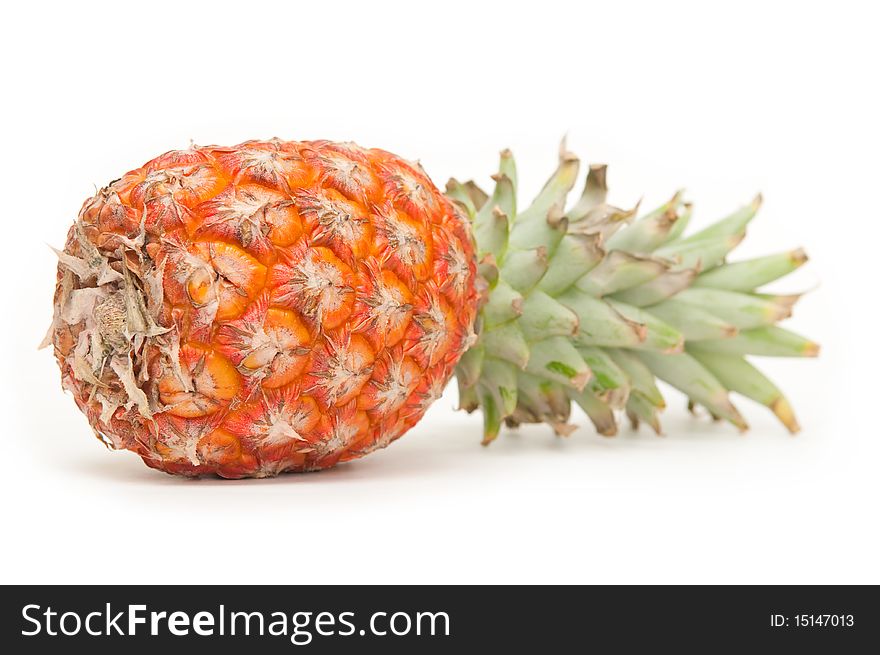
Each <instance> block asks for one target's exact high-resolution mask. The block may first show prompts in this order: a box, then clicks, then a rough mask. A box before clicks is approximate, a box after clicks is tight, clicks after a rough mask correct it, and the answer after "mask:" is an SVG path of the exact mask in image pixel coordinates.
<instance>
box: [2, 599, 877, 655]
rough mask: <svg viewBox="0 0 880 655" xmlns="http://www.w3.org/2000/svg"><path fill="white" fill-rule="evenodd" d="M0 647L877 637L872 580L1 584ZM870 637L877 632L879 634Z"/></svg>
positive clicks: (279, 649) (439, 645)
mask: <svg viewBox="0 0 880 655" xmlns="http://www.w3.org/2000/svg"><path fill="white" fill-rule="evenodd" d="M0 611H2V628H3V633H2V645H3V646H7V647H8V646H12V647H13V650H11V651H10V650H8V649H7V650H5V652H15V653H18V652H23V649H25V648H36V651H35V652H40V653H42V652H61V651H62V649H68V648H81V647H82V648H88V652H89V653H90V654H99V653H105V652H106V653H111V652H112V653H118V652H120V649H125V648H129V647H132V646H141V645H145V646H149V647H156V648H161V649H162V652H163V654H164V653H176V652H181V653H183V652H187V653H191V652H199V651H197V650H194V649H200V648H205V649H214V648H217V647H221V648H222V647H224V646H228V647H229V648H235V649H249V651H248V652H260V653H264V652H265V653H284V652H288V653H289V652H297V651H308V652H319V653H321V652H340V651H345V650H349V649H355V648H358V647H364V646H366V647H370V648H373V647H378V648H382V649H384V650H385V651H386V652H419V653H423V652H427V653H435V652H436V653H441V652H450V649H452V648H457V647H461V646H468V647H477V646H481V645H482V646H487V645H491V647H492V650H495V649H501V648H513V649H516V650H515V652H523V649H530V648H535V649H542V650H543V649H548V648H550V649H553V650H552V651H551V652H554V651H555V650H562V649H565V650H570V649H572V648H573V647H577V648H581V647H582V648H584V649H588V648H591V647H598V646H602V645H606V646H607V645H613V646H614V647H615V649H629V648H633V649H635V648H636V647H641V648H644V647H645V645H646V643H647V644H654V645H655V646H656V647H657V648H661V647H675V648H676V649H681V648H683V647H687V648H693V649H694V650H696V649H701V650H702V652H707V650H708V651H709V652H712V651H714V650H716V649H718V648H724V649H726V648H729V647H734V646H737V647H743V648H748V649H750V650H753V649H754V648H756V647H761V648H763V647H774V646H779V647H781V646H788V647H793V646H800V645H809V646H811V647H822V646H826V647H829V648H841V647H847V646H855V645H856V644H859V646H860V649H861V650H864V649H865V648H866V647H867V648H868V649H870V648H871V645H872V644H873V642H874V641H876V639H877V635H878V619H880V601H878V599H877V594H876V590H875V588H873V587H838V586H834V587H830V586H829V587H710V586H705V587H683V586H682V587H637V586H632V587H547V586H534V587H524V586H511V587H457V586H444V587H423V586H419V587H416V586H412V587H391V586H379V587H375V586H357V587H352V586H303V587H296V586H276V587H260V586H237V587H233V586H217V587H203V586H200V587H190V586H181V587H165V586H155V587H122V586H109V587H56V586H23V587H4V588H3V600H2V607H0ZM873 648H874V649H876V646H874V647H873Z"/></svg>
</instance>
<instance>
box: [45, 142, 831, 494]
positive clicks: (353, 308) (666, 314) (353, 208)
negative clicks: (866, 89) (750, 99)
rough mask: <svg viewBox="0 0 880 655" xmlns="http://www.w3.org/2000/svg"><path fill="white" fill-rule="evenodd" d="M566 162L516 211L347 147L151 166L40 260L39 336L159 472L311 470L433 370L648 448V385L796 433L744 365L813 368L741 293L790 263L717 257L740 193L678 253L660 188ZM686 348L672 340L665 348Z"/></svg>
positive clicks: (89, 410)
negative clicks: (650, 193) (630, 202)
mask: <svg viewBox="0 0 880 655" xmlns="http://www.w3.org/2000/svg"><path fill="white" fill-rule="evenodd" d="M577 169H578V161H577V159H576V158H575V157H574V156H573V155H571V154H570V153H567V152H565V151H564V150H563V152H562V154H561V157H560V165H559V168H558V169H557V171H556V173H555V174H554V175H553V176H552V177H551V179H550V180H549V181H548V183H547V185H546V186H545V187H544V189H543V190H542V191H541V193H540V194H539V195H538V197H537V198H536V199H535V201H534V203H532V205H531V206H530V207H529V208H527V209H526V210H524V211H522V212H519V213H518V212H517V211H516V172H515V167H514V162H513V158H512V156H511V155H510V153H508V152H504V153H502V157H501V167H500V172H499V174H498V175H497V176H495V180H496V186H495V189H494V191H493V193H492V195H491V196H488V195H487V194H485V193H484V192H482V191H481V190H480V189H479V188H478V187H477V186H476V185H475V184H473V183H466V184H460V183H458V182H456V181H455V180H452V181H450V183H449V185H448V187H447V196H448V197H447V196H444V195H443V194H442V193H440V192H439V191H438V190H437V189H436V187H435V186H434V185H433V184H432V183H431V181H430V180H429V179H428V177H427V176H426V175H425V173H424V172H423V171H422V170H421V168H420V167H419V166H418V165H417V164H411V163H409V162H406V161H404V160H402V159H400V158H399V157H396V156H395V155H392V154H390V153H387V152H384V151H381V150H366V149H362V148H359V147H358V146H355V145H353V144H340V143H331V142H327V141H315V142H284V141H280V140H271V141H249V142H246V143H243V144H240V145H238V146H234V147H231V148H220V147H214V146H210V147H193V148H191V149H189V150H184V151H172V152H169V153H166V154H164V155H162V156H160V157H157V158H156V159H153V160H152V161H150V162H148V163H147V164H145V165H144V166H143V167H141V168H138V169H135V170H133V171H131V172H129V173H127V174H126V175H124V176H123V177H122V178H120V179H118V180H115V181H114V182H112V183H110V184H109V185H108V186H107V187H105V188H103V189H101V190H100V191H99V192H98V193H97V194H96V195H95V196H94V197H92V198H90V199H88V200H87V201H86V202H85V204H84V205H83V207H82V209H81V211H80V214H79V217H78V219H77V221H76V222H75V224H74V225H73V227H72V228H71V230H70V232H69V234H68V238H67V243H66V245H65V248H64V251H63V252H59V253H58V256H59V267H58V278H57V280H58V282H57V286H56V292H55V315H54V320H53V323H52V327H51V328H50V331H49V334H48V335H47V343H51V344H52V345H53V346H54V350H55V355H56V358H57V360H58V363H59V366H60V368H61V373H62V382H63V385H64V387H65V388H66V389H68V390H70V391H71V392H72V394H73V396H74V399H75V400H76V402H77V404H78V406H79V407H80V409H81V410H82V411H83V412H84V413H85V414H86V416H87V417H88V420H89V422H90V424H91V425H92V427H93V429H94V430H95V432H96V434H97V435H98V437H99V438H100V439H102V440H103V441H104V442H105V443H106V444H107V445H108V446H109V447H112V448H125V449H128V450H132V451H134V452H136V453H137V454H138V455H140V456H141V457H142V458H143V459H144V461H145V462H146V463H147V464H148V465H149V466H152V467H154V468H158V469H161V470H164V471H167V472H169V473H177V474H182V475H191V476H192V475H202V474H206V473H215V474H218V475H221V476H223V477H248V476H254V477H262V476H268V475H276V474H278V473H281V472H284V471H305V470H313V469H321V468H326V467H329V466H332V465H334V464H336V463H337V462H339V461H346V460H349V459H353V458H355V457H360V456H362V455H364V454H366V453H369V452H371V451H372V450H375V449H376V448H380V447H384V446H386V445H387V444H389V443H390V442H391V441H393V440H395V439H397V438H398V437H400V436H401V435H402V434H403V433H404V432H406V430H408V429H409V428H410V427H412V426H413V425H415V423H417V422H418V421H419V419H420V418H421V417H422V415H423V414H424V412H425V410H426V409H427V407H428V406H429V405H430V404H431V402H433V401H434V400H435V399H436V398H437V397H438V396H439V395H440V393H441V391H442V390H443V388H444V386H445V385H446V383H447V382H448V381H449V379H450V377H451V376H452V374H453V372H455V373H456V375H457V378H458V383H459V387H460V397H461V403H462V406H463V407H464V408H465V409H468V410H473V409H476V408H477V407H481V408H482V409H483V414H484V417H485V430H484V441H485V442H488V441H491V440H492V439H494V438H495V437H496V436H497V434H498V431H499V428H500V425H501V424H502V423H503V422H506V423H508V424H509V425H517V424H519V423H522V422H547V423H549V424H550V425H552V426H553V427H554V429H555V430H556V431H557V432H558V433H560V434H568V433H569V432H570V431H571V430H572V429H573V426H571V425H569V424H568V418H569V411H570V404H571V401H572V400H574V401H575V402H577V403H578V404H579V405H581V406H582V407H583V408H584V410H585V411H586V412H587V414H588V415H589V416H590V418H591V419H592V420H593V422H594V423H595V424H596V427H597V429H598V430H599V432H600V433H602V434H613V433H614V432H615V430H616V422H615V418H614V410H616V409H623V408H625V410H626V413H627V414H628V415H629V416H630V418H631V419H632V421H633V423H634V424H638V422H639V421H645V422H647V423H649V424H650V425H652V426H653V427H654V429H655V430H658V431H659V423H658V421H657V412H658V410H659V409H661V408H662V407H663V399H662V397H661V396H660V393H659V391H658V390H657V387H656V385H655V383H654V378H655V376H656V377H659V378H661V379H663V380H666V381H667V382H669V383H671V384H672V385H673V386H676V387H678V388H679V389H681V390H682V391H684V392H685V393H686V394H687V395H688V396H689V397H690V399H691V401H692V403H695V404H700V405H704V406H705V407H707V408H708V409H709V411H710V412H711V413H712V414H713V415H714V416H717V417H720V418H725V419H727V420H729V421H731V422H733V423H734V424H735V425H737V426H739V427H740V428H745V423H744V421H743V419H742V418H741V416H740V414H739V413H738V412H737V411H736V409H735V408H734V407H733V405H732V404H730V401H729V400H728V398H727V391H728V390H732V391H736V392H738V393H741V394H743V395H746V396H748V397H751V398H753V399H755V400H758V401H759V402H762V403H764V404H766V405H768V406H770V407H771V408H772V409H773V411H774V412H775V413H776V414H777V415H778V416H779V417H780V419H781V420H782V421H783V423H784V424H785V425H786V426H787V427H788V428H789V429H790V430H792V431H794V430H796V429H797V424H796V422H795V419H794V416H793V414H792V412H791V409H790V407H789V405H788V403H787V401H786V400H785V398H784V397H783V396H782V395H781V393H779V391H778V390H776V388H775V387H774V386H773V385H772V383H770V382H769V381H768V380H767V379H766V378H765V377H764V376H763V375H762V374H761V373H759V372H758V371H757V369H755V368H754V367H752V365H751V364H749V363H748V362H747V361H746V360H745V358H744V357H743V356H744V355H746V354H764V355H813V354H815V352H816V346H815V345H814V344H812V343H811V342H809V341H807V340H805V339H803V338H801V337H798V336H796V335H794V334H792V333H790V332H787V331H784V330H782V329H781V328H777V327H775V326H774V323H775V322H776V321H778V320H779V319H781V318H784V317H785V316H787V315H788V314H789V313H790V310H791V306H792V305H793V304H794V301H795V300H796V297H794V296H771V295H767V294H760V293H755V292H754V289H755V288H756V287H758V286H760V285H762V284H764V283H765V282H769V281H771V280H772V279H775V278H777V277H780V276H782V275H784V274H785V273H787V272H789V271H790V270H792V269H793V268H795V267H796V266H798V265H799V264H800V263H802V262H803V261H804V260H805V257H804V256H803V254H802V253H801V252H800V251H796V252H794V253H784V254H781V255H776V256H771V257H766V258H761V259H758V260H752V261H750V262H742V263H738V264H725V263H723V262H724V258H725V256H726V255H727V253H728V252H729V251H730V250H731V249H732V248H733V247H734V246H735V245H736V244H737V243H738V242H739V240H740V239H741V238H742V236H743V234H744V230H745V226H746V223H747V222H748V221H749V220H750V219H751V217H752V216H753V215H754V213H755V210H756V209H757V205H758V203H757V202H755V203H753V204H752V205H750V206H749V207H746V208H744V209H742V210H739V211H738V212H736V213H734V214H733V215H731V216H730V217H728V218H726V219H724V220H722V221H720V222H719V223H716V224H715V225H714V226H712V227H710V228H707V229H706V230H703V231H702V232H699V233H697V234H695V235H693V236H690V237H682V232H683V231H684V227H685V225H686V224H687V219H688V216H689V212H690V208H689V206H688V205H686V204H685V203H683V201H682V200H681V197H680V196H679V195H676V196H675V197H673V199H672V200H671V201H670V202H669V203H667V204H666V205H664V206H663V207H661V208H659V209H658V210H656V211H654V212H651V213H650V214H648V215H646V216H643V217H642V218H639V219H638V220H635V221H634V222H633V219H634V215H635V212H634V211H623V210H620V209H617V208H614V207H611V206H609V205H607V204H606V203H605V192H606V189H605V169H604V168H602V167H593V168H591V169H590V172H589V175H588V177H587V183H586V187H585V190H584V193H583V195H582V196H581V198H580V200H579V201H578V202H577V203H576V204H575V206H574V207H573V208H571V209H570V210H568V211H566V210H565V198H566V195H567V193H568V192H569V191H570V189H571V188H572V186H573V184H574V181H575V177H576V175H577ZM685 343H686V344H687V345H686V346H685Z"/></svg>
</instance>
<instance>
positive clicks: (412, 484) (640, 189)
mask: <svg viewBox="0 0 880 655" xmlns="http://www.w3.org/2000/svg"><path fill="white" fill-rule="evenodd" d="M300 5H302V6H300ZM869 6H870V3H863V4H862V7H863V8H859V5H857V4H849V3H846V2H837V3H834V4H833V5H828V4H827V3H816V4H813V3H791V4H788V3H781V2H780V3H767V2H738V3H735V4H729V5H728V6H725V7H724V8H722V7H721V6H719V5H714V3H696V2H695V3H680V2H674V3H668V2H666V3H647V2H645V3H632V2H613V3H612V2H602V3H586V2H577V3H575V2H572V3H567V4H566V3H557V2H550V1H548V0H542V1H541V2H537V3H523V4H522V5H520V4H519V3H515V2H505V3H498V4H491V3H478V2H464V3H456V2H449V1H446V2H438V3H434V4H428V3H415V2H410V3H400V4H399V5H393V4H387V5H386V4H381V3H377V2H357V3H343V2H338V1H337V2H332V3H318V2H316V3H308V6H306V4H305V3H280V2H279V3H277V4H275V3H266V4H264V3H261V2H256V1H254V0H250V1H248V2H246V3H240V2H239V3H230V4H224V3H218V2H211V3H205V4H204V5H196V4H195V3H192V4H191V3H184V2H171V3H163V2H156V1H151V2H144V3H110V4H107V5H92V4H89V3H79V2H77V3H65V4H63V5H61V4H60V3H59V6H58V7H56V8H55V9H53V10H50V9H49V8H48V7H45V6H43V5H42V3H39V6H37V3H24V2H22V3H12V4H10V5H8V6H7V7H6V8H5V9H4V20H3V26H2V28H0V29H2V38H0V51H2V53H0V54H2V57H0V61H2V67H3V81H2V85H3V95H4V97H5V98H4V100H3V103H2V106H0V112H2V122H0V129H2V141H0V143H2V146H3V152H2V155H0V167H2V180H3V201H2V210H3V216H2V221H3V239H2V242H0V265H2V268H3V270H2V281H3V293H2V307H3V311H2V319H0V329H2V344H3V347H4V353H3V368H2V394H0V398H2V403H3V407H2V414H0V416H2V417H3V423H2V426H3V433H2V443H3V448H2V459H0V466H2V478H0V485H2V489H0V503H2V517H0V522H2V523H0V524H2V526H3V533H4V534H3V537H2V539H0V581H2V582H22V583H36V582H56V581H59V582H111V583H138V582H187V583H190V582H192V583H196V582H236V583H241V582H288V583H300V582H313V583H324V582H326V583H331V582H367V581H369V582H388V583H391V582H411V583H425V582H696V583H709V582H713V583H714V582H734V583H740V582H759V583H781V582H793V583H807V582H821V583H826V582H847V583H864V582H873V583H878V582H880V567H878V558H877V553H878V546H880V544H878V511H877V506H878V491H880V486H878V475H877V471H878V466H880V430H878V428H877V418H878V411H880V387H878V384H877V382H878V377H880V373H878V364H880V361H878V359H880V358H878V357H877V348H876V345H875V344H876V343H877V340H878V329H877V326H878V304H880V300H878V294H877V282H878V280H880V278H878V274H877V268H876V267H877V252H878V250H877V243H878V237H880V230H878V222H880V216H878V212H877V202H876V190H877V184H878V173H880V166H878V160H877V156H878V152H880V138H878V117H880V102H878V95H877V93H878V92H877V89H878V87H877V65H878V62H880V48H878V45H877V44H878V40H877V35H876V25H877V24H878V16H877V14H876V13H875V12H874V11H873V10H871V9H868V8H867V7H869ZM566 132H567V133H568V135H569V147H570V148H571V149H573V150H575V151H576V152H578V153H580V154H581V155H582V156H583V157H584V158H585V159H587V160H590V161H606V162H609V163H610V164H611V169H610V184H611V186H612V200H613V201H616V202H617V203H618V204H623V205H626V204H627V203H633V202H634V201H635V200H637V199H638V198H640V197H642V195H644V198H645V203H646V205H647V206H653V205H655V204H659V203H660V202H662V201H664V200H665V199H666V198H667V197H668V196H669V195H670V194H671V192H672V191H673V190H674V189H676V188H678V187H680V186H686V187H687V189H688V193H689V197H690V199H692V200H693V201H695V204H696V217H695V222H696V224H697V225H703V224H705V222H707V221H708V220H710V219H711V218H715V217H718V216H720V215H722V214H723V213H724V212H726V211H728V210H730V209H732V208H734V207H736V206H738V205H739V204H741V203H743V202H746V201H748V200H749V199H750V198H751V196H752V194H753V193H754V192H755V191H757V190H760V191H762V192H763V193H764V195H765V198H766V203H765V205H764V208H763V209H762V211H761V214H760V215H759V217H758V220H756V221H755V222H754V223H753V225H752V228H751V230H750V234H749V238H748V239H747V242H746V244H745V245H744V246H742V253H743V254H745V255H754V254H760V253H769V252H773V251H776V250H781V249H787V248H791V247H795V246H798V245H802V246H804V247H806V248H807V250H808V251H809V253H810V255H811V257H812V260H811V262H810V264H809V265H808V266H807V267H806V268H805V269H804V270H802V271H799V272H798V274H797V275H796V276H794V277H793V278H792V279H791V281H790V282H787V283H786V284H785V285H784V287H785V288H787V289H789V290H803V289H806V288H813V287H816V289H815V291H814V292H813V293H812V294H810V295H809V296H808V297H807V298H806V299H805V300H803V301H802V304H801V305H800V306H799V308H798V311H797V314H796V317H795V319H794V320H792V321H791V322H790V324H789V325H790V326H791V327H792V328H794V329H797V330H800V331H803V332H806V333H808V334H809V335H810V336H812V337H814V338H815V339H817V340H818V341H820V342H821V343H822V344H823V354H822V357H821V358H820V359H818V360H804V361H795V360H779V361H772V362H769V363H768V364H767V370H768V371H770V372H771V373H772V374H773V375H774V376H775V378H776V379H777V381H778V382H779V383H780V384H781V385H782V386H783V387H784V388H785V389H786V390H787V392H788V395H789V396H790V398H791V399H792V401H793V403H794V404H795V407H796V408H797V410H798V412H799V418H800V420H801V423H802V424H803V425H804V426H805V429H804V430H803V432H802V433H801V434H800V435H799V436H797V437H795V438H792V437H789V436H787V434H786V433H785V432H784V430H783V429H782V428H781V426H779V425H778V424H776V423H775V422H774V420H773V417H772V416H771V415H769V413H768V412H766V410H764V409H763V408H762V407H759V406H756V405H753V404H750V403H748V402H747V401H743V402H742V403H741V407H742V408H743V409H744V411H745V413H746V416H747V418H748V419H749V421H750V422H751V424H752V428H753V429H752V430H751V432H750V433H749V434H748V435H746V436H740V435H738V434H737V433H736V431H735V430H734V429H733V428H731V427H729V426H725V425H711V424H709V423H708V422H707V421H705V420H694V419H692V418H691V417H689V416H688V415H687V413H686V412H685V410H684V407H683V400H682V399H681V398H680V397H678V396H676V395H675V394H673V393H670V409H669V410H668V411H667V414H666V418H665V428H666V432H667V435H668V436H666V437H665V438H663V439H660V438H656V437H654V436H652V435H651V434H648V433H647V432H645V431H642V432H641V433H639V434H633V433H631V432H630V431H629V430H628V429H624V430H623V431H622V434H621V435H620V436H619V437H617V438H616V439H603V438H601V437H597V436H595V434H594V433H593V431H592V428H591V427H589V426H588V424H587V422H586V420H585V418H584V417H583V416H578V417H577V419H578V420H577V422H578V423H580V424H582V426H583V428H582V429H581V430H580V431H578V432H577V433H575V434H574V435H573V436H571V437H570V438H569V439H567V440H560V439H556V438H554V437H553V436H552V435H551V434H550V433H549V431H548V430H546V429H544V428H542V427H534V428H529V429H524V430H521V431H520V433H519V434H517V435H510V434H505V435H502V438H500V439H499V440H498V442H497V443H495V444H494V445H492V446H491V447H490V448H481V447H480V446H479V440H480V430H481V422H480V419H479V418H478V417H477V416H467V415H464V414H459V413H456V412H453V410H452V408H453V406H454V404H455V394H454V391H453V390H452V389H450V391H449V392H448V393H447V394H446V396H445V397H444V398H443V399H441V400H440V401H438V402H437V404H436V405H435V406H434V407H433V408H432V409H431V411H430V413H429V414H428V415H427V416H426V418H425V419H424V420H423V422H422V423H421V424H419V426H418V427H416V428H415V429H414V430H412V431H411V432H410V433H409V434H408V435H407V436H406V437H405V438H403V439H402V440H401V441H400V442H398V443H396V444H394V445H393V446H391V447H390V448H389V449H387V450H386V451H383V452H380V453H377V454H374V455H372V456H371V457H368V458H366V459H364V460H361V461H358V462H355V463H351V464H347V465H345V466H340V467H339V468H337V469H335V470H331V471H329V472H325V473H320V474H310V475H290V476H284V477H281V478H279V479H275V480H264V481H241V482H223V481H219V480H201V481H195V482H193V481H186V480H180V479H175V478H172V477H170V476H166V475H163V474H160V473H157V472H154V471H152V470H150V469H147V468H146V467H145V466H144V465H143V464H142V463H141V462H140V460H139V459H137V458H136V457H135V456H133V455H130V454H128V453H110V452H107V451H105V450H104V448H103V447H102V446H101V445H100V444H99V443H98V442H97V441H96V440H95V439H94V438H93V437H92V436H91V432H90V429H89V427H88V425H87V424H86V421H85V420H84V419H83V418H82V417H81V416H80V415H79V413H78V411H77V410H76V408H75V406H74V404H73V401H72V400H71V399H70V397H68V396H66V395H65V394H63V393H62V391H61V389H60V385H59V376H58V371H57V368H56V365H55V362H54V360H53V358H52V355H51V352H49V351H39V352H38V351H37V350H36V346H37V344H38V343H39V341H40V339H41V338H42V336H43V333H44V331H45V329H46V327H47V326H48V324H49V320H50V316H51V297H52V288H53V281H54V275H55V264H54V260H53V255H52V254H51V252H50V251H49V249H48V247H47V245H46V244H52V245H55V246H60V245H62V244H63V240H64V236H65V233H66V230H67V228H68V226H69V224H70V222H71V221H72V220H73V218H74V217H75V215H76V212H77V210H78V209H79V206H80V203H81V202H82V200H83V199H84V198H85V197H86V196H88V195H90V194H91V193H93V191H94V186H95V185H97V186H101V185H103V184H105V183H107V182H108V181H110V180H111V179H114V178H116V177H118V176H119V175H120V174H121V173H123V172H125V171H126V170H129V169H130V168H133V167H135V166H139V165H140V164H142V163H143V162H144V161H146V160H147V159H149V158H151V157H152V156H154V155H156V154H158V153H160V152H163V151H165V150H168V149H172V148H178V147H183V146H186V145H188V143H189V141H190V139H192V140H194V141H195V142H196V143H199V144H207V143H219V144H233V143H237V142H239V141H242V140H245V139H248V138H268V137H272V136H279V137H283V138H289V139H307V138H331V139H340V140H347V139H352V140H355V141H357V142H359V143H361V144H362V145H365V146H377V147H382V148H385V149H387V150H391V151H394V152H397V153H398V154H401V155H403V156H405V157H408V158H412V159H416V158H418V159H420V160H421V161H422V163H423V165H424V166H425V168H426V169H427V170H428V171H429V172H430V174H431V175H432V177H433V178H434V180H435V182H436V183H438V184H442V183H444V182H445V180H446V178H447V177H448V176H450V175H453V174H454V175H456V176H457V177H459V178H460V179H467V178H469V177H476V178H477V179H479V180H481V181H483V182H488V175H489V174H490V173H491V172H492V171H493V170H494V168H493V167H494V166H495V162H496V155H497V151H498V150H499V149H501V148H502V147H505V146H509V147H511V148H513V149H514V151H515V153H516V155H517V159H518V163H519V166H520V172H521V173H520V175H521V181H522V185H521V188H522V190H523V192H524V193H526V194H530V193H533V192H535V191H536V190H537V189H538V188H539V187H540V185H541V183H542V178H543V177H544V176H545V175H546V174H547V173H549V171H550V170H551V169H552V168H553V166H554V165H555V155H556V147H557V143H558V140H559V138H560V136H561V135H562V134H563V133H566Z"/></svg>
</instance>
